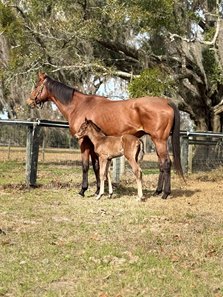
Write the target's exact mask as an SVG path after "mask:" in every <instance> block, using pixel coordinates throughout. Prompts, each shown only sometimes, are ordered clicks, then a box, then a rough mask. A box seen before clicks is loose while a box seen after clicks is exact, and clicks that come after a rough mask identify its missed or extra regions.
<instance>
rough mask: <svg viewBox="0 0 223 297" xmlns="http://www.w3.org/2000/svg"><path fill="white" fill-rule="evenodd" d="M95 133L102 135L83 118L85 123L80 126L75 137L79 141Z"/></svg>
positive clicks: (90, 122)
mask: <svg viewBox="0 0 223 297" xmlns="http://www.w3.org/2000/svg"><path fill="white" fill-rule="evenodd" d="M95 132H96V133H99V134H102V135H104V133H103V132H102V131H101V129H100V128H99V127H98V126H97V125H96V124H95V123H94V122H92V121H91V120H88V119H86V118H85V121H84V122H83V123H82V124H81V126H80V128H79V130H78V131H77V133H76V134H75V136H76V137H77V138H78V139H80V138H83V137H85V136H90V135H91V134H92V133H95Z"/></svg>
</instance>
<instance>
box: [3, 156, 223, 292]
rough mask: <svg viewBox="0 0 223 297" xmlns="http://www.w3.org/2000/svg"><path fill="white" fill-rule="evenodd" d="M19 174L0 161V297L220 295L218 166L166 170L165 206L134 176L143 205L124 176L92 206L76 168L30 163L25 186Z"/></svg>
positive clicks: (151, 178) (149, 183) (222, 251)
mask: <svg viewBox="0 0 223 297" xmlns="http://www.w3.org/2000/svg"><path fill="white" fill-rule="evenodd" d="M24 171H25V164H24V163H23V162H21V161H2V162H0V296H9V297H11V296H13V297H14V296H15V297H33V296H38V297H44V296H45V297H46V296H48V297H50V296H52V297H57V296H58V297H59V296H68V297H136V296H140V297H142V296H145V297H147V296H148V297H149V296H151V297H161V296H168V297H169V296H170V297H173V296H179V297H184V296H185V297H187V296H188V297H189V296H190V297H191V296H196V297H197V296H200V297H204V296H207V297H209V296H213V297H220V296H223V203H222V201H223V168H221V169H218V170H215V171H212V172H208V173H200V174H193V175H190V176H189V177H187V184H186V185H184V183H183V182H182V180H180V179H179V178H178V177H177V176H175V175H174V174H173V176H172V190H173V192H172V196H171V197H170V198H169V199H167V200H166V201H165V200H162V199H160V197H152V196H151V195H152V192H153V190H154V189H155V186H156V180H157V173H156V172H155V173H154V174H146V173H148V171H147V170H144V175H143V178H144V189H145V190H144V193H145V196H146V198H147V199H146V202H144V203H139V202H137V201H136V200H135V195H136V185H135V180H134V178H133V175H132V174H130V173H129V172H128V173H127V174H125V176H124V177H123V179H122V181H121V184H120V185H119V186H118V187H117V186H116V187H115V194H114V197H113V199H107V197H106V196H104V197H103V198H102V199H101V200H100V201H96V200H95V197H94V191H95V182H94V177H93V175H92V172H91V174H90V178H89V182H90V186H89V190H88V191H87V193H86V197H85V198H81V197H80V196H79V195H78V191H79V189H80V183H81V172H80V167H78V166H71V165H70V164H67V165H61V164H56V163H55V162H54V163H52V162H51V163H40V165H39V170H38V187H37V188H35V189H27V188H26V187H25V185H24V174H25V172H24Z"/></svg>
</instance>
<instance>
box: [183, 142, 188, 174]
mask: <svg viewBox="0 0 223 297" xmlns="http://www.w3.org/2000/svg"><path fill="white" fill-rule="evenodd" d="M188 146H189V140H188V136H182V138H181V164H182V169H183V173H187V172H188Z"/></svg>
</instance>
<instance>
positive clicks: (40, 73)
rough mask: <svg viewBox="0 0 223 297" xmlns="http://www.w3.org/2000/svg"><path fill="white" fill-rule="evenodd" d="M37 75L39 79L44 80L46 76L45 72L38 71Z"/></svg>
mask: <svg viewBox="0 0 223 297" xmlns="http://www.w3.org/2000/svg"><path fill="white" fill-rule="evenodd" d="M38 77H39V79H40V80H44V79H45V78H46V73H44V72H39V73H38Z"/></svg>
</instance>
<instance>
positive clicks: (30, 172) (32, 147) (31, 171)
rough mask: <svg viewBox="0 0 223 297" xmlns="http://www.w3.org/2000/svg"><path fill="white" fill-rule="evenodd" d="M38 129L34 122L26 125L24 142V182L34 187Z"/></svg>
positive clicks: (37, 152)
mask: <svg viewBox="0 0 223 297" xmlns="http://www.w3.org/2000/svg"><path fill="white" fill-rule="evenodd" d="M39 131H40V127H38V126H37V125H36V124H34V125H30V126H28V133H27V142H26V184H27V186H28V187H34V186H35V185H36V178H37V165H38V154H39Z"/></svg>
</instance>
